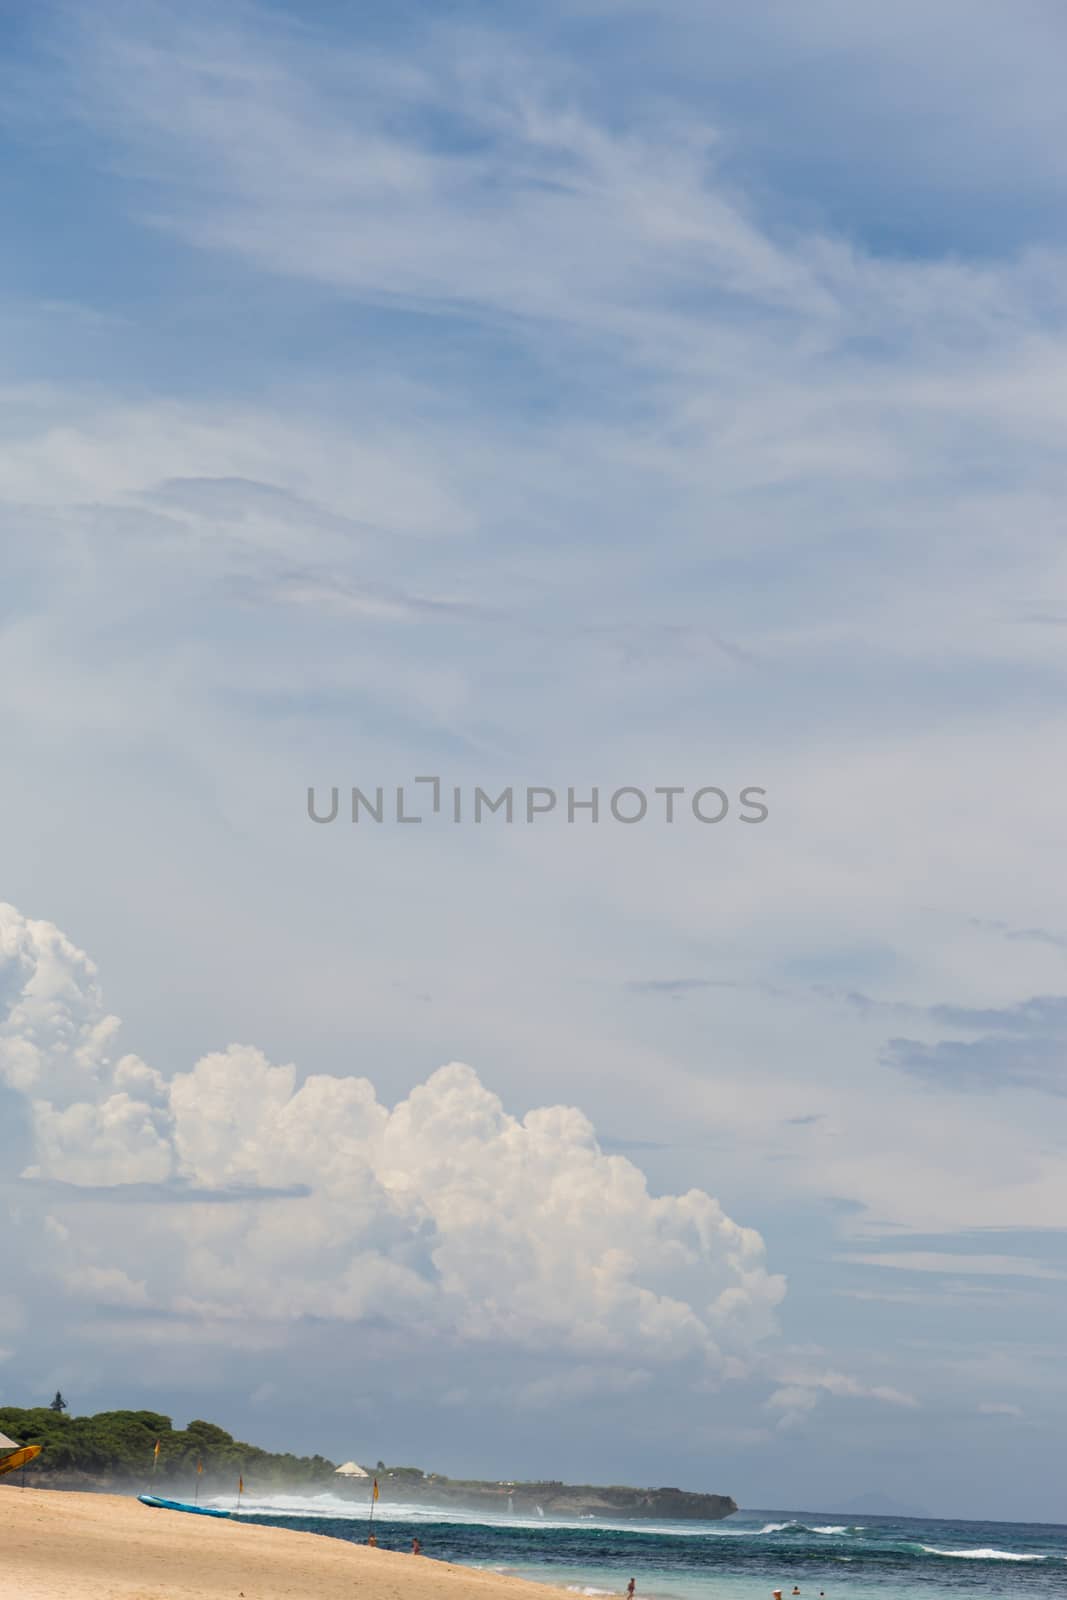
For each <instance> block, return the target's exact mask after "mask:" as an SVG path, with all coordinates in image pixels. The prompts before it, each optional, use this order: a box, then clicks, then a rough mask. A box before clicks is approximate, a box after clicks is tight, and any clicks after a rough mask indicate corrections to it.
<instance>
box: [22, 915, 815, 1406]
mask: <svg viewBox="0 0 1067 1600" xmlns="http://www.w3.org/2000/svg"><path fill="white" fill-rule="evenodd" d="M0 996H2V997H3V998H2V1006H3V1009H2V1010H0V1080H2V1081H3V1082H5V1083H6V1084H7V1085H8V1086H9V1087H10V1088H12V1089H14V1090H15V1091H17V1093H18V1094H19V1095H20V1096H22V1097H24V1099H25V1101H26V1102H27V1105H28V1109H29V1113H30V1126H31V1130H32V1142H33V1153H34V1159H33V1162H32V1164H31V1165H30V1166H29V1167H28V1168H27V1170H26V1173H25V1174H24V1176H26V1177H28V1178H32V1179H35V1180H37V1183H38V1184H39V1185H40V1188H39V1190H38V1192H39V1193H41V1194H42V1196H43V1197H44V1198H45V1199H46V1200H47V1202H48V1206H49V1209H50V1212H51V1215H50V1217H49V1220H48V1222H47V1224H46V1246H47V1248H46V1252H45V1258H46V1260H47V1262H48V1265H49V1270H50V1271H52V1272H54V1273H55V1274H57V1275H58V1276H59V1277H60V1279H61V1280H62V1282H63V1284H64V1286H65V1288H66V1290H67V1291H68V1293H70V1294H71V1295H72V1296H75V1297H77V1298H80V1299H83V1300H85V1299H88V1300H91V1301H92V1302H94V1303H95V1304H97V1305H103V1306H109V1307H113V1308H115V1310H116V1311H118V1310H123V1311H125V1312H127V1313H130V1312H133V1313H135V1312H137V1311H138V1310H139V1309H143V1308H148V1307H151V1308H152V1309H153V1311H154V1312H156V1313H171V1314H175V1315H178V1316H180V1317H182V1318H183V1319H190V1318H191V1319H197V1318H201V1319H205V1320H207V1321H213V1322H217V1321H218V1320H220V1319H221V1320H223V1321H231V1322H233V1323H240V1322H241V1321H242V1320H243V1319H257V1320H260V1321H262V1320H264V1319H265V1320H268V1321H273V1322H285V1321H288V1320H292V1319H306V1318H312V1317H313V1318H329V1319H339V1320H341V1321H344V1322H350V1323H355V1322H361V1321H362V1322H366V1321H368V1320H373V1321H377V1322H379V1323H381V1322H383V1321H384V1322H386V1323H403V1324H404V1325H405V1326H406V1327H407V1328H408V1329H413V1330H415V1331H416V1332H417V1333H419V1334H422V1335H424V1336H426V1337H428V1338H434V1339H439V1338H442V1337H444V1338H446V1339H451V1340H453V1341H457V1342H460V1343H465V1344H476V1345H477V1344H482V1345H489V1344H494V1345H498V1346H503V1347H512V1348H514V1347H519V1348H525V1349H528V1350H537V1351H539V1352H542V1353H543V1352H545V1351H552V1350H556V1351H567V1352H570V1353H571V1354H572V1355H573V1356H575V1357H576V1358H577V1359H578V1360H579V1361H585V1362H588V1361H590V1360H593V1359H603V1358H605V1357H607V1358H610V1359H612V1360H614V1361H616V1362H619V1363H623V1364H625V1365H626V1366H627V1367H628V1369H629V1370H632V1371H633V1372H635V1373H637V1372H639V1371H640V1370H642V1369H643V1367H644V1366H646V1365H648V1364H654V1363H659V1362H669V1361H673V1360H687V1361H692V1360H694V1359H695V1360H697V1361H698V1362H699V1363H701V1364H702V1365H703V1366H704V1367H705V1368H706V1369H710V1371H711V1372H712V1373H714V1374H716V1375H718V1376H724V1375H725V1376H729V1375H731V1374H734V1373H738V1372H740V1371H743V1370H745V1368H744V1358H745V1355H746V1353H747V1352H749V1351H750V1350H751V1348H752V1346H753V1345H754V1344H755V1342H756V1341H758V1340H759V1339H761V1338H762V1337H764V1336H765V1335H767V1334H768V1333H770V1332H771V1331H772V1330H773V1328H774V1309H775V1307H776V1305H777V1304H778V1302H779V1301H780V1299H781V1297H782V1294H783V1292H784V1284H783V1281H782V1280H781V1278H779V1277H776V1276H774V1275H773V1274H771V1273H769V1272H768V1270H767V1266H766V1262H765V1255H764V1246H763V1241H762V1239H761V1237H760V1235H759V1234H758V1233H756V1232H755V1231H754V1230H753V1229H751V1228H745V1227H742V1226H740V1225H739V1224H737V1223H735V1222H734V1221H732V1220H731V1219H730V1218H729V1217H728V1216H726V1215H725V1214H724V1212H723V1210H722V1208H721V1206H720V1205H719V1203H718V1201H717V1200H715V1199H713V1198H712V1197H711V1196H710V1195H709V1194H707V1193H705V1192H704V1191H703V1190H700V1189H690V1190H689V1191H688V1192H686V1193H685V1194H678V1195H661V1196H655V1195H652V1194H650V1193H649V1190H648V1186H647V1183H646V1181H645V1178H644V1175H643V1174H642V1172H641V1171H640V1170H639V1169H638V1168H637V1167H636V1166H634V1165H633V1164H632V1163H631V1162H630V1161H628V1160H627V1159H626V1158H625V1157H623V1156H621V1155H613V1154H605V1153H604V1151H603V1150H602V1149H601V1148H600V1146H599V1144H598V1142H597V1139H596V1134H595V1131H594V1129H593V1127H592V1125H591V1123H590V1122H589V1121H588V1119H587V1118H586V1117H585V1116H584V1115H583V1114H582V1113H581V1112H580V1111H578V1110H575V1109H574V1108H572V1107H566V1106H546V1107H540V1108H538V1109H535V1110H531V1111H529V1112H527V1114H526V1115H525V1116H524V1117H522V1118H521V1119H520V1118H518V1117H515V1116H513V1115H511V1114H510V1113H509V1112H507V1111H506V1110H505V1108H504V1106H503V1105H502V1103H501V1101H500V1100H499V1098H498V1097H497V1096H496V1095H495V1094H493V1093H492V1092H491V1090H489V1089H488V1088H486V1087H485V1086H484V1085H483V1084H482V1082H481V1081H480V1079H479V1078H478V1075H477V1074H476V1073H475V1072H474V1071H473V1070H472V1068H471V1067H469V1066H466V1065H463V1064H462V1063H458V1062H453V1063H451V1064H449V1065H447V1066H444V1067H442V1068H441V1069H440V1070H439V1071H436V1072H434V1073H433V1074H432V1075H431V1076H430V1078H429V1079H428V1080H427V1081H426V1082H425V1083H423V1084H420V1085H419V1086H417V1087H416V1088H415V1089H413V1090H412V1092H411V1093H410V1094H409V1095H408V1096H407V1098H406V1099H404V1100H402V1101H400V1103H399V1104H397V1105H396V1106H395V1107H393V1108H392V1109H389V1108H388V1107H387V1106H384V1105H382V1104H381V1103H380V1102H379V1100H378V1098H377V1096H376V1094H375V1091H374V1088H373V1086H372V1084H371V1083H370V1082H369V1081H368V1080H367V1079H366V1078H361V1077H340V1076H329V1075H324V1074H314V1075H311V1076H308V1077H305V1078H304V1079H303V1080H302V1081H301V1079H300V1077H299V1075H298V1072H297V1069H296V1067H295V1066H293V1065H291V1064H283V1065H278V1064H275V1063H272V1062H271V1061H270V1060H269V1059H268V1058H267V1057H266V1056H265V1055H264V1054H263V1052H262V1051H261V1050H259V1049H257V1048H256V1047H255V1046H252V1045H243V1044H231V1045H230V1046H229V1047H228V1048H227V1049H226V1050H223V1051H217V1052H213V1053H211V1054H208V1055H205V1056H204V1057H202V1058H201V1059H200V1060H199V1061H197V1062H196V1064H195V1065H194V1066H193V1067H192V1068H191V1070H189V1071H187V1072H179V1073H177V1074H175V1075H174V1076H173V1077H171V1078H170V1079H169V1080H165V1079H164V1078H163V1077H162V1076H161V1075H160V1074H159V1073H158V1072H156V1071H155V1070H154V1069H152V1068H151V1067H149V1066H147V1065H146V1064H145V1063H144V1062H143V1061H141V1060H140V1059H139V1058H138V1057H136V1056H133V1055H129V1054H118V1053H117V1052H116V1050H115V1048H114V1046H115V1039H116V1036H117V1033H118V1029H119V1024H118V1021H117V1019H116V1018H114V1017H112V1016H109V1015H108V1014H107V1012H106V1010H105V1008H104V1004H103V998H102V995H101V993H100V989H99V986H98V984H97V976H96V971H95V968H94V967H93V964H92V963H91V962H90V961H89V960H88V958H87V957H86V956H85V955H84V954H83V953H82V952H81V951H80V950H78V949H77V948H76V947H75V946H74V945H73V944H72V943H71V942H70V941H69V940H68V939H66V938H65V937H64V935H63V934H62V933H61V932H60V931H59V930H58V929H57V928H55V927H54V926H52V925H51V924H50V923H47V922H37V921H32V920H30V919H28V918H26V917H23V916H22V915H21V914H20V913H19V912H18V911H17V910H16V909H15V908H14V907H12V906H0ZM71 1186H75V1187H74V1188H73V1190H72V1188H71ZM126 1186H130V1188H131V1192H132V1193H133V1194H134V1195H136V1197H137V1198H138V1200H139V1201H140V1202H141V1203H140V1204H138V1205H137V1206H130V1207H126V1208H121V1209H118V1210H116V1208H115V1206H114V1203H113V1202H114V1200H115V1197H116V1193H117V1192H118V1193H121V1192H122V1191H123V1189H124V1188H125V1187H126ZM229 1193H232V1194H233V1195H234V1200H233V1203H232V1204H228V1205H218V1204H215V1203H202V1204H200V1203H197V1199H198V1197H199V1196H201V1195H202V1196H204V1197H205V1201H207V1200H210V1201H212V1202H214V1201H217V1199H218V1197H219V1195H220V1194H229ZM97 1194H99V1196H100V1198H101V1200H104V1201H107V1202H110V1203H111V1207H110V1210H109V1213H108V1215H109V1218H111V1219H114V1220H113V1221H112V1223H111V1225H110V1226H109V1227H108V1228H107V1229H106V1231H105V1230H102V1229H100V1228H99V1227H97V1226H95V1225H94V1223H93V1215H94V1212H95V1204H94V1203H93V1202H94V1198H95V1196H96V1195H97ZM160 1194H167V1195H175V1196H177V1195H180V1196H182V1197H183V1198H185V1199H186V1200H187V1201H188V1202H189V1203H188V1204H184V1205H182V1206H180V1207H177V1206H173V1205H167V1206H156V1205H152V1204H151V1201H152V1199H153V1198H154V1197H155V1196H156V1195H160ZM261 1194H263V1195H269V1196H270V1197H271V1200H272V1203H271V1204H270V1205H262V1204H257V1203H255V1202H256V1198H257V1196H259V1195H261ZM579 1370H580V1371H581V1370H586V1369H582V1368H579ZM626 1381H627V1382H631V1381H640V1380H639V1379H638V1378H633V1379H627V1380H626Z"/></svg>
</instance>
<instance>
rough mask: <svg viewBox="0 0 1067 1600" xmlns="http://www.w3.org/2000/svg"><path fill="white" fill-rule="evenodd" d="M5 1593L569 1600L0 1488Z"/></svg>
mask: <svg viewBox="0 0 1067 1600" xmlns="http://www.w3.org/2000/svg"><path fill="white" fill-rule="evenodd" d="M382 1537H384V1538H387V1537H388V1533H387V1530H386V1529H384V1528H383V1530H382ZM0 1592H2V1593H3V1594H4V1595H10V1596H12V1597H13V1600H240V1597H241V1596H242V1595H243V1596H244V1600H283V1597H286V1600H297V1597H299V1600H342V1597H343V1600H466V1597H467V1596H470V1597H471V1600H562V1596H563V1595H564V1594H565V1591H564V1590H560V1589H552V1588H549V1587H548V1586H547V1585H544V1584H540V1583H527V1582H525V1581H524V1580H523V1579H521V1578H511V1577H506V1576H504V1575H502V1574H498V1573H492V1572H479V1571H474V1570H471V1569H469V1568H467V1567H455V1566H451V1565H449V1564H448V1563H446V1562H444V1561H434V1560H432V1559H430V1558H429V1557H427V1556H411V1555H407V1554H399V1553H397V1552H394V1551H389V1550H370V1549H368V1548H367V1546H366V1545H353V1544H346V1543H345V1542H344V1541H343V1540H340V1539H328V1538H324V1537H323V1536H322V1535H321V1534H316V1533H293V1532H290V1531H288V1530H287V1529H282V1528H265V1527H262V1526H260V1525H258V1524H255V1523H240V1522H223V1521H221V1520H217V1519H215V1518H213V1517H191V1516H183V1515H182V1514H181V1513H180V1512H176V1511H160V1510H154V1509H152V1508H151V1507H149V1506H143V1505H141V1504H139V1502H138V1501H137V1500H136V1499H135V1498H134V1497H133V1496H130V1497H128V1498H127V1497H122V1496H119V1495H110V1494H67V1493H64V1492H63V1491H61V1490H56V1489H20V1488H17V1487H12V1486H7V1485H5V1486H3V1487H0ZM567 1600H574V1596H573V1595H569V1596H567Z"/></svg>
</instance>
